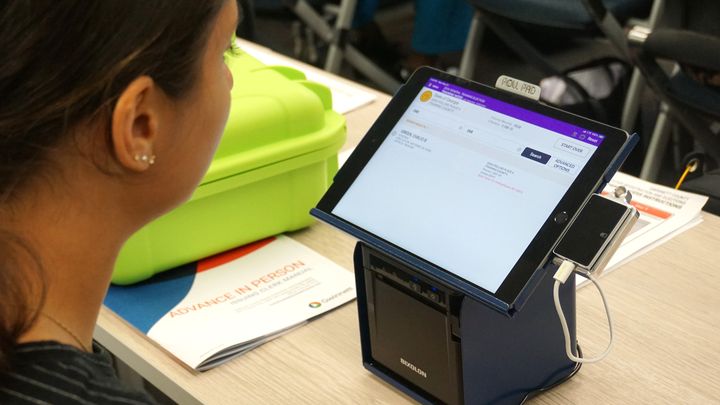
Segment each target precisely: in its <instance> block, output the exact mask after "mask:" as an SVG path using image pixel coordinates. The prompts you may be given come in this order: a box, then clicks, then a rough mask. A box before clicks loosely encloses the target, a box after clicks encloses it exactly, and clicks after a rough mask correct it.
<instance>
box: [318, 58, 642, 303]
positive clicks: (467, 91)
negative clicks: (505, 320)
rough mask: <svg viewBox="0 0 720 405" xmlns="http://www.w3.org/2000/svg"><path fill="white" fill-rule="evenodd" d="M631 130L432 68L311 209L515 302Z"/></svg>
mask: <svg viewBox="0 0 720 405" xmlns="http://www.w3.org/2000/svg"><path fill="white" fill-rule="evenodd" d="M628 137H629V136H628V134H627V133H626V132H624V131H622V130H619V129H616V128H612V127H609V126H606V125H603V124H600V123H598V122H595V121H592V120H589V119H586V118H581V117H579V116H576V115H572V114H570V113H567V112H563V111H561V110H558V109H555V108H552V107H549V106H546V105H543V104H541V103H538V102H536V101H533V100H529V99H524V98H522V97H520V96H516V95H512V94H510V93H507V92H504V91H500V90H496V89H494V88H491V87H488V86H484V85H481V84H478V83H474V82H470V81H467V80H464V79H460V78H458V77H455V76H451V75H449V74H446V73H443V72H440V71H437V70H434V69H430V68H422V69H420V70H418V71H417V72H415V73H414V74H413V76H412V77H411V78H410V79H409V80H408V82H407V83H406V84H405V85H404V86H403V87H402V88H401V89H400V90H399V92H398V93H397V94H396V95H395V97H393V99H392V100H391V101H390V103H389V104H388V106H387V107H386V109H385V110H384V111H383V112H382V114H381V115H380V117H379V118H378V119H377V121H376V122H375V123H374V124H373V126H372V127H371V128H370V130H369V132H368V133H367V135H366V136H365V137H364V138H363V140H362V141H361V142H360V144H359V145H358V147H357V148H356V150H355V151H354V152H353V153H352V155H351V156H350V158H349V159H348V161H347V162H346V163H345V165H343V167H342V168H341V170H340V171H339V172H338V174H337V175H336V177H335V180H334V182H333V184H332V185H331V187H330V189H329V190H328V192H327V193H326V194H325V195H324V197H323V198H322V199H321V201H320V202H319V203H318V205H317V207H316V208H315V209H313V211H312V214H313V215H315V216H316V217H318V218H320V219H322V220H324V221H326V222H329V223H330V224H332V225H335V226H337V227H339V228H341V229H343V230H345V231H347V232H349V233H351V234H352V235H353V236H355V237H357V238H359V239H361V240H364V241H366V242H369V243H371V244H375V245H378V244H381V245H382V248H383V250H386V251H387V250H389V251H390V252H391V253H394V254H396V256H400V257H410V258H412V259H413V260H416V261H418V262H420V263H423V264H424V266H423V268H424V269H425V270H426V271H430V272H435V273H436V275H439V276H440V277H439V278H440V279H442V280H445V281H446V282H449V283H450V284H452V285H453V286H455V287H458V288H461V289H462V290H463V291H464V292H465V293H469V294H470V295H472V296H474V297H478V298H481V299H485V300H486V301H487V300H488V299H487V298H490V301H493V302H500V303H502V304H503V305H501V307H503V308H505V309H508V308H511V307H512V306H513V305H514V304H515V303H516V301H517V299H518V296H519V295H521V292H522V291H523V289H524V288H525V287H526V285H528V282H529V280H530V279H531V277H532V276H533V274H534V273H535V272H536V270H538V269H539V268H541V267H542V266H543V265H544V264H545V263H546V262H547V260H548V257H549V254H550V252H551V250H552V248H553V246H554V245H555V243H556V242H557V240H558V238H559V237H560V235H561V233H562V231H563V230H564V228H565V227H566V226H567V224H568V223H569V220H570V219H571V218H572V217H573V216H574V215H575V214H576V212H577V211H578V209H579V207H581V206H582V204H583V203H584V201H585V200H586V199H587V198H589V196H590V195H591V193H592V192H594V191H596V190H598V189H599V188H600V187H602V186H603V185H604V183H605V182H606V180H605V179H606V178H609V176H606V175H607V174H608V171H613V172H614V170H616V169H617V165H618V164H619V162H621V161H622V158H624V154H623V150H624V146H625V145H626V143H627V141H628ZM436 278H437V277H436Z"/></svg>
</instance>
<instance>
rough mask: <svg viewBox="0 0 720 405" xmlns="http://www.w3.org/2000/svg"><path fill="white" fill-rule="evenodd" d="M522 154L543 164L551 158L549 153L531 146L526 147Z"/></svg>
mask: <svg viewBox="0 0 720 405" xmlns="http://www.w3.org/2000/svg"><path fill="white" fill-rule="evenodd" d="M521 155H523V156H524V157H526V158H528V159H531V160H534V161H536V162H538V163H542V164H545V163H547V162H548V160H550V155H548V154H547V153H542V152H540V151H536V150H535V149H531V148H525V150H524V151H522V153H521Z"/></svg>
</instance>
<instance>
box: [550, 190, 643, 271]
mask: <svg viewBox="0 0 720 405" xmlns="http://www.w3.org/2000/svg"><path fill="white" fill-rule="evenodd" d="M638 217H639V213H638V211H637V209H636V208H635V207H633V206H632V205H629V204H625V203H624V202H621V201H619V200H615V199H610V198H607V197H603V196H601V195H599V194H593V195H592V196H591V197H590V199H589V200H588V201H587V202H586V203H585V205H584V206H583V208H582V210H581V211H580V213H579V214H578V215H577V217H576V218H575V219H574V220H573V222H572V223H571V224H570V226H569V227H568V229H567V230H566V231H565V234H564V235H563V236H562V239H561V240H560V242H559V243H558V244H557V245H556V246H555V249H554V250H553V253H554V254H555V255H556V256H557V258H558V259H560V261H562V260H569V261H571V262H573V263H575V265H576V266H577V267H580V268H582V269H584V270H586V271H589V272H591V273H595V276H598V275H599V274H600V273H601V272H602V271H603V270H604V268H605V266H606V265H607V262H608V261H609V260H610V257H612V255H613V253H615V251H616V250H617V248H618V247H619V246H620V244H621V243H622V241H623V240H624V239H625V236H627V234H628V233H629V231H630V229H632V227H633V225H634V224H635V222H636V221H637V219H638ZM556 260H557V259H556Z"/></svg>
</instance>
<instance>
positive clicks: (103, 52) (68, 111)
mask: <svg viewBox="0 0 720 405" xmlns="http://www.w3.org/2000/svg"><path fill="white" fill-rule="evenodd" d="M224 3H225V0H214V1H211V0H132V1H131V0H102V1H86V0H63V1H57V0H7V1H2V2H1V3H0V228H1V227H2V223H3V222H5V221H6V220H7V219H4V218H2V215H7V213H8V212H9V210H8V209H7V205H8V204H10V203H11V202H12V201H13V200H14V199H15V198H16V197H17V195H18V194H19V193H20V192H21V191H22V188H23V185H24V184H25V182H26V181H28V179H30V178H32V177H33V176H35V175H38V172H39V171H40V170H41V168H42V167H43V165H45V164H46V163H47V162H46V157H47V156H48V154H47V152H48V151H49V150H51V149H53V147H55V146H56V145H59V143H60V142H61V141H62V140H63V139H64V138H66V137H68V136H70V135H69V134H70V133H71V132H72V130H73V129H74V128H77V127H78V126H80V125H83V124H87V123H90V122H95V121H97V122H100V123H103V122H104V123H105V125H106V126H107V125H108V123H109V120H110V117H111V114H112V109H113V107H114V105H115V103H116V101H117V99H118V98H119V96H120V94H121V93H122V91H123V90H124V89H125V88H126V87H127V86H128V85H129V84H130V82H132V80H134V79H136V78H137V77H138V76H141V75H148V76H150V77H152V78H153V80H154V81H155V82H156V84H158V86H159V87H160V88H162V89H163V91H164V92H165V93H166V94H167V95H168V96H170V97H174V98H180V97H182V96H183V95H184V94H185V93H186V92H188V91H189V90H190V89H191V88H192V86H193V85H194V83H195V82H196V79H197V76H198V74H199V68H200V63H199V60H200V57H201V55H202V50H203V49H204V46H205V43H206V42H207V39H208V37H209V33H210V27H211V24H212V23H213V22H214V21H215V19H216V16H217V15H218V13H219V10H220V8H221V7H222V5H223V4H224ZM98 120H99V121H98ZM108 128H109V127H108ZM108 132H109V131H107V130H106V131H104V133H99V134H97V136H100V137H106V138H107V140H106V141H107V142H108V144H109V133H108ZM109 147H110V146H109ZM28 257H30V258H32V257H33V254H32V249H31V247H29V246H27V245H26V244H24V243H23V242H22V241H21V240H19V239H18V238H16V237H15V236H13V235H11V234H8V233H7V232H5V231H2V230H0V301H2V305H0V370H2V369H7V368H8V367H9V365H10V361H11V357H9V356H11V353H12V351H13V347H14V345H15V344H16V342H17V339H18V338H19V336H20V335H22V333H24V332H25V331H27V329H28V328H29V327H30V326H31V325H32V323H33V322H34V321H35V319H36V318H37V313H38V309H37V305H38V302H42V296H43V294H42V290H44V288H43V287H42V277H41V276H39V278H38V280H40V282H38V281H32V280H29V279H28V278H27V274H28V272H27V271H26V272H24V273H23V272H21V271H19V270H18V269H17V267H18V266H20V265H21V263H23V264H25V265H27V263H33V262H34V263H37V258H35V259H34V260H29V261H28V260H27V258H28ZM22 258H25V260H22ZM37 265H38V269H40V268H41V266H40V263H37ZM23 270H25V269H24V268H23ZM33 273H34V272H33V271H32V269H31V271H30V274H33ZM38 286H40V290H41V291H40V294H39V295H37V294H36V293H37V292H38ZM30 297H36V298H33V300H35V301H38V302H30Z"/></svg>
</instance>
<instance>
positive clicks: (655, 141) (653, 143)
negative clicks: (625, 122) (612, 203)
mask: <svg viewBox="0 0 720 405" xmlns="http://www.w3.org/2000/svg"><path fill="white" fill-rule="evenodd" d="M671 129H672V122H671V121H670V119H669V117H668V105H667V104H665V103H662V104H660V113H659V114H658V118H657V121H656V122H655V128H654V129H653V133H652V135H651V137H650V144H649V145H648V150H647V152H646V153H645V159H644V160H643V165H642V168H641V169H640V178H641V179H643V180H647V181H652V182H655V181H657V179H658V174H659V173H660V166H661V165H662V160H663V156H665V150H666V148H667V145H668V141H669V140H670V132H671V131H670V130H671Z"/></svg>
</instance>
